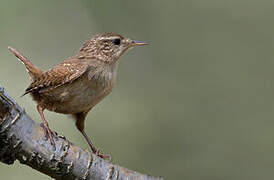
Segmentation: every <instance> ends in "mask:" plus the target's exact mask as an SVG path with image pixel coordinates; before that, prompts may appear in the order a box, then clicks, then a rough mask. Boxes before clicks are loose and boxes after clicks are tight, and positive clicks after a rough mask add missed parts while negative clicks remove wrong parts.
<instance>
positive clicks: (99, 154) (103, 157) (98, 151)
mask: <svg viewBox="0 0 274 180" xmlns="http://www.w3.org/2000/svg"><path fill="white" fill-rule="evenodd" d="M95 154H96V155H97V156H98V157H100V158H102V159H109V161H111V160H112V157H111V155H104V154H101V153H100V149H98V150H97V151H96V152H95Z"/></svg>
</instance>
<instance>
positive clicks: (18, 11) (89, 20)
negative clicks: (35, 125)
mask: <svg viewBox="0 0 274 180" xmlns="http://www.w3.org/2000/svg"><path fill="white" fill-rule="evenodd" d="M273 9H274V1H269V0H261V1H258V0H257V1H255V0H170V1H167V0H135V1H131V0H113V1H110V0H109V1H107V0H81V1H80V0H79V1H75V0H58V1H53V0H47V1H42V0H25V1H22V0H17V1H16V0H9V1H8V0H1V2H0V85H1V86H4V87H5V88H6V90H7V91H8V93H9V94H10V95H11V96H13V97H14V98H15V99H16V100H17V101H18V103H19V104H20V105H22V106H23V107H25V109H26V111H27V113H29V114H30V116H31V117H32V118H33V119H35V120H36V121H37V122H40V117H39V114H38V113H37V112H36V108H35V103H34V102H33V101H32V100H31V98H30V97H29V96H25V97H23V98H20V97H19V96H20V95H21V94H22V93H23V92H24V89H25V88H26V87H27V86H28V84H29V78H28V74H27V73H26V71H25V68H24V66H23V65H22V64H21V63H19V61H18V60H17V59H16V58H15V57H14V56H13V55H12V54H11V53H10V52H9V51H8V50H7V47H8V46H12V47H14V48H17V49H18V50H20V51H21V52H22V53H23V54H24V55H25V56H27V57H29V58H30V59H31V60H32V62H33V63H34V64H35V65H37V66H38V67H41V68H42V69H43V70H46V69H48V68H50V67H51V66H52V65H54V64H57V63H59V62H61V61H62V60H64V59H65V58H67V57H69V56H72V55H74V54H75V53H76V52H77V51H78V49H79V48H80V46H81V45H82V44H83V43H84V42H85V41H86V40H87V39H88V38H89V37H91V36H92V35H94V34H96V33H99V32H117V33H120V34H121V35H124V36H126V37H130V38H133V39H136V40H143V41H146V42H148V43H149V44H150V45H149V46H144V47H139V48H136V49H134V50H131V51H130V52H127V53H126V54H125V55H123V57H122V58H121V63H120V67H119V72H118V77H117V83H116V86H115V88H114V90H113V92H112V93H111V94H110V95H109V96H108V97H107V98H106V99H105V100H104V101H102V102H101V103H100V104H99V105H97V106H96V107H95V108H94V109H93V110H92V111H91V112H90V113H89V115H88V119H87V121H86V127H87V134H88V135H89V136H90V137H92V139H93V140H94V142H95V144H96V146H97V147H99V148H101V149H102V150H103V152H105V153H110V154H111V155H112V157H113V159H114V160H113V162H114V163H117V164H119V165H121V166H125V167H127V168H130V169H134V170H137V171H139V172H142V173H148V174H151V175H155V176H163V177H165V179H170V180H171V179H174V180H175V179H178V180H179V179H187V180H198V179H202V180H232V179H233V180H258V179H263V180H268V179H270V180H271V179H273V178H274V171H273V168H274V155H273V154H274V131H273V129H274V81H273V77H274V20H273V17H274V11H273ZM45 115H46V118H47V119H48V121H49V124H50V127H52V129H54V130H56V131H58V132H59V134H62V135H65V136H66V137H67V138H68V139H69V140H71V141H72V142H75V143H76V144H77V145H79V146H81V147H83V148H88V145H87V143H86V142H85V140H84V139H83V138H82V137H81V135H80V133H79V132H78V131H77V130H76V128H75V126H74V122H73V121H72V120H71V119H70V118H68V117H67V116H65V115H61V114H56V113H52V112H48V111H47V112H46V113H45ZM0 179H10V180H17V179H29V180H32V179H33V180H34V179H49V178H48V177H47V176H45V175H43V174H40V173H39V172H36V171H34V170H32V169H30V168H28V167H26V166H23V165H20V164H19V163H18V162H16V163H15V165H14V166H7V165H4V164H0Z"/></svg>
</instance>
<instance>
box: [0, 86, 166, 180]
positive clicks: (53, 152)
mask: <svg viewBox="0 0 274 180" xmlns="http://www.w3.org/2000/svg"><path fill="white" fill-rule="evenodd" d="M54 138H55V145H56V148H55V149H54V148H53V146H51V144H50V142H49V140H47V139H45V137H44V132H43V129H42V128H41V127H40V126H39V124H37V123H35V122H34V121H33V120H32V119H31V118H30V117H29V116H28V115H27V114H26V113H25V111H24V109H22V108H21V107H20V106H19V105H18V104H17V103H16V102H15V101H14V100H13V99H12V98H11V97H10V96H9V95H8V94H7V93H6V92H5V90H4V89H3V88H1V87H0V161H1V162H2V163H5V164H13V163H14V161H15V160H19V162H20V163H22V164H26V165H28V166H30V167H32V168H34V169H36V170H38V171H40V172H42V173H44V174H47V175H49V176H51V177H52V178H55V179H79V180H80V179H82V180H88V179H92V180H137V179H138V180H156V179H159V180H160V179H162V178H160V177H152V176H148V175H143V174H140V173H138V172H135V171H131V170H128V169H126V168H123V167H120V166H118V165H114V164H111V163H109V162H106V161H105V160H103V159H101V158H99V157H97V156H96V155H94V154H92V153H91V152H88V151H85V150H83V149H81V148H80V147H77V146H75V145H74V144H73V143H71V142H69V141H68V140H67V139H66V138H65V137H61V136H57V135H55V137H54Z"/></svg>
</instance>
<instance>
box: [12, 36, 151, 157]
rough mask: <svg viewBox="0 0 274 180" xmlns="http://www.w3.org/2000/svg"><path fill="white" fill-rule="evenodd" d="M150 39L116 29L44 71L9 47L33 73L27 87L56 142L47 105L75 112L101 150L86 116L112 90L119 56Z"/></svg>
mask: <svg viewBox="0 0 274 180" xmlns="http://www.w3.org/2000/svg"><path fill="white" fill-rule="evenodd" d="M146 44H147V43H144V42H140V41H134V40H130V39H129V38H125V37H122V36H121V35H119V34H116V33H101V34H97V35H95V36H93V37H92V38H91V39H89V40H88V41H87V42H86V43H85V44H84V45H83V46H82V48H81V49H80V50H79V52H78V53H77V54H76V55H75V56H73V57H70V58H68V59H66V60H65V61H64V62H62V63H60V64H57V65H55V66H54V67H53V68H51V69H49V70H47V71H45V72H43V71H42V70H40V69H39V68H37V67H36V66H34V65H33V64H32V63H31V62H30V61H29V60H28V59H27V58H26V57H24V56H23V55H22V54H20V53H19V52H18V51H17V50H15V49H13V48H11V47H9V50H10V51H11V52H12V53H13V54H14V55H15V56H16V57H17V58H19V60H21V61H22V62H23V63H24V64H25V66H26V69H27V70H28V73H29V74H30V77H31V84H30V85H29V87H28V88H27V89H26V90H25V93H24V95H25V94H28V93H30V94H31V96H32V97H33V99H34V100H35V101H36V102H37V110H38V112H39V113H40V116H41V119H42V122H43V123H42V124H41V125H42V127H43V128H44V132H45V135H46V136H49V139H50V142H51V144H52V145H53V146H55V143H54V140H53V133H52V131H51V130H50V128H49V126H48V123H47V121H46V119H45V117H44V113H43V111H44V110H45V109H47V110H49V111H54V112H57V113H63V114H71V115H73V117H74V118H75V120H76V121H75V122H76V127H77V129H78V130H79V131H80V132H81V133H82V135H83V136H84V137H85V139H86V141H87V142H88V144H89V146H90V148H91V150H92V151H93V152H94V153H96V154H97V155H98V156H100V157H102V158H108V156H106V155H103V154H101V153H100V152H99V151H98V150H97V149H96V148H95V146H94V145H93V143H92V142H91V140H90V138H89V137H88V136H87V134H86V133H85V118H86V116H87V114H88V112H89V111H90V110H91V109H92V108H93V107H94V106H95V105H96V104H97V103H99V102H100V101H101V100H102V99H103V98H104V97H106V96H107V95H108V94H109V93H110V92H111V90H112V88H113V85H114V80H115V76H116V72H117V66H118V59H119V58H120V56H121V55H122V54H123V53H124V52H125V51H126V50H127V49H129V48H131V47H135V46H142V45H146Z"/></svg>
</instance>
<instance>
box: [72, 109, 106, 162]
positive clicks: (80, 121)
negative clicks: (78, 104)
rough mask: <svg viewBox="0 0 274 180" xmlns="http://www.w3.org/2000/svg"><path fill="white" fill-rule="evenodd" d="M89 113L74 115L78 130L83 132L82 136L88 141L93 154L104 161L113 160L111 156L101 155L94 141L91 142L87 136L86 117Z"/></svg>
mask: <svg viewBox="0 0 274 180" xmlns="http://www.w3.org/2000/svg"><path fill="white" fill-rule="evenodd" d="M86 115H87V113H78V114H74V116H75V117H76V127H77V129H78V130H79V131H80V132H81V134H82V135H83V136H84V138H85V139H86V141H87V142H88V145H89V146H90V148H91V150H92V152H93V153H95V154H96V155H97V156H99V157H101V158H103V159H110V160H111V156H110V155H104V154H101V153H100V150H99V149H97V148H96V147H95V146H94V145H93V143H92V141H91V140H90V138H89V137H88V136H87V134H86V132H85V117H86Z"/></svg>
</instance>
